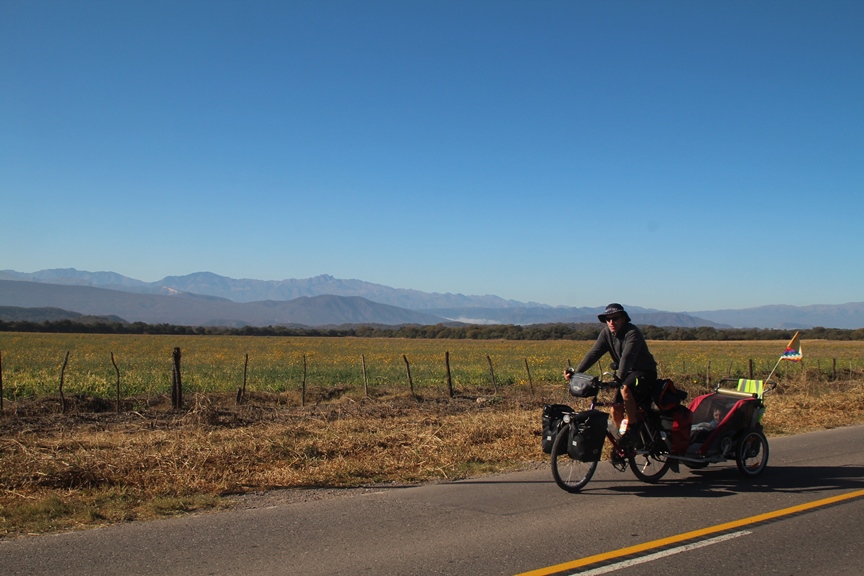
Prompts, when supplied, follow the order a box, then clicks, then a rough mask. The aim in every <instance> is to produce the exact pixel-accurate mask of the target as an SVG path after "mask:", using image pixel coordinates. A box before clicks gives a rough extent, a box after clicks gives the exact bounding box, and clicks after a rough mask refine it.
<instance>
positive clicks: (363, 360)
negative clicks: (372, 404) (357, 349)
mask: <svg viewBox="0 0 864 576" xmlns="http://www.w3.org/2000/svg"><path fill="white" fill-rule="evenodd" d="M360 362H361V363H362V364H363V395H364V396H366V397H367V398H368V397H369V378H367V376H366V356H365V355H363V354H361V355H360Z"/></svg>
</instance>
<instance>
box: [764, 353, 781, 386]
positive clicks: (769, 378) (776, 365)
mask: <svg viewBox="0 0 864 576" xmlns="http://www.w3.org/2000/svg"><path fill="white" fill-rule="evenodd" d="M782 361H783V357H782V356H781V357H780V359H779V360H777V364H775V365H774V368H772V369H771V373H770V374H768V377H767V378H765V382H768V381H769V380H771V376H773V375H774V371H775V370H777V367H778V366H780V362H782Z"/></svg>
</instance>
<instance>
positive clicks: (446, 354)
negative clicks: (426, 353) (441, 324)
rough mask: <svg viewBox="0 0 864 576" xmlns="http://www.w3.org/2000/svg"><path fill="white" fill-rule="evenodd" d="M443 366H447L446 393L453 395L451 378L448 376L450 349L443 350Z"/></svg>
mask: <svg viewBox="0 0 864 576" xmlns="http://www.w3.org/2000/svg"><path fill="white" fill-rule="evenodd" d="M444 366H445V367H446V368H447V394H449V395H450V398H452V397H453V378H452V377H451V376H450V351H449V350H448V351H446V352H444Z"/></svg>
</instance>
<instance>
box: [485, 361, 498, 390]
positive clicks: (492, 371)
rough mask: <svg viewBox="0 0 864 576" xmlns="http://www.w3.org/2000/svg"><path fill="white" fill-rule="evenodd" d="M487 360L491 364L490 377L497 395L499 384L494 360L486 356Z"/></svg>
mask: <svg viewBox="0 0 864 576" xmlns="http://www.w3.org/2000/svg"><path fill="white" fill-rule="evenodd" d="M486 360H487V361H488V362H489V376H491V377H492V387H493V388H494V389H495V393H496V394H497V393H498V383H497V382H495V370H494V369H493V368H492V358H490V357H489V356H486Z"/></svg>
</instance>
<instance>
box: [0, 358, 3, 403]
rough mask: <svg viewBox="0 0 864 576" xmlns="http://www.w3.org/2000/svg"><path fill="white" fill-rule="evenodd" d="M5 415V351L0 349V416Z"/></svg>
mask: <svg viewBox="0 0 864 576" xmlns="http://www.w3.org/2000/svg"><path fill="white" fill-rule="evenodd" d="M2 415H3V352H2V351H0V416H2Z"/></svg>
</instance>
